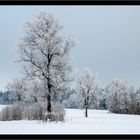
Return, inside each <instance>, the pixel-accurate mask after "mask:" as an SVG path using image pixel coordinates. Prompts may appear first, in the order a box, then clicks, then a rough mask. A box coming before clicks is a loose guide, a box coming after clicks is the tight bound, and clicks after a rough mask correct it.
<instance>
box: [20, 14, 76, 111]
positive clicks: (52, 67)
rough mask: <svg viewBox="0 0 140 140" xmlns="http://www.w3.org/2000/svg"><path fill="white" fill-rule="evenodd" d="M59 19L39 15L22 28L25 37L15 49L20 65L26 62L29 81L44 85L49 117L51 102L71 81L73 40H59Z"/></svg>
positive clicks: (60, 37)
mask: <svg viewBox="0 0 140 140" xmlns="http://www.w3.org/2000/svg"><path fill="white" fill-rule="evenodd" d="M61 30H62V26H61V25H60V24H59V21H58V19H56V18H55V17H54V16H53V15H51V14H48V13H47V12H41V13H40V14H39V15H38V16H36V17H35V19H34V20H33V21H31V22H27V23H26V24H25V36H24V38H23V39H22V41H21V42H20V44H19V45H18V51H19V54H20V61H22V62H25V65H24V66H25V67H24V68H25V71H26V74H27V76H28V77H29V76H30V77H38V78H39V79H40V80H42V81H44V85H45V88H46V90H45V95H46V97H45V98H46V100H47V112H48V113H51V111H52V110H51V98H52V96H53V95H54V94H58V93H59V91H61V90H62V89H63V88H64V87H65V86H66V85H67V84H68V82H70V81H71V78H70V76H69V75H70V72H71V70H72V67H71V65H70V63H69V61H70V57H69V54H70V49H71V47H73V46H74V44H75V43H74V40H73V38H72V37H68V38H67V39H66V38H64V37H63V36H62V34H60V33H61Z"/></svg>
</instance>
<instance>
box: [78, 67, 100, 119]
mask: <svg viewBox="0 0 140 140" xmlns="http://www.w3.org/2000/svg"><path fill="white" fill-rule="evenodd" d="M76 84H77V85H76V89H77V90H76V91H77V94H78V95H79V99H80V100H81V102H82V103H83V108H84V109H85V117H88V109H89V106H90V105H91V103H92V101H93V99H94V98H95V95H96V92H97V89H98V88H97V82H96V80H95V77H94V75H93V73H92V72H91V71H90V70H89V69H86V70H84V73H83V75H80V76H79V77H78V78H77V83H76Z"/></svg>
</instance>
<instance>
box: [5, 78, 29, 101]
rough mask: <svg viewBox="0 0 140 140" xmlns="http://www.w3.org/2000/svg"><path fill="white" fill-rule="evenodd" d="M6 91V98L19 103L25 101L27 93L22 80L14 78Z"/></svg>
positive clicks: (24, 82)
mask: <svg viewBox="0 0 140 140" xmlns="http://www.w3.org/2000/svg"><path fill="white" fill-rule="evenodd" d="M6 88H7V90H8V91H9V92H10V94H9V96H8V98H9V99H10V100H14V101H16V102H21V101H23V100H24V99H25V93H26V91H27V83H26V81H25V79H24V78H16V79H14V80H13V82H11V83H8V84H7V87H6Z"/></svg>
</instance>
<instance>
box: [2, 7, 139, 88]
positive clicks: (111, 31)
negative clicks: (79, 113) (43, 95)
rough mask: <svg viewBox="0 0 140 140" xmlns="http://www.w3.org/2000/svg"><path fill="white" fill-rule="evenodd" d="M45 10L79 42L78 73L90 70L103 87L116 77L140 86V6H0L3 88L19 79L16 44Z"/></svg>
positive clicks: (75, 57) (75, 52) (74, 60)
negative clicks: (25, 27) (27, 25)
mask: <svg viewBox="0 0 140 140" xmlns="http://www.w3.org/2000/svg"><path fill="white" fill-rule="evenodd" d="M42 10H43V11H44V10H46V11H48V12H49V13H52V14H54V15H55V16H56V17H58V18H59V19H60V23H61V24H62V25H63V26H64V31H65V33H66V34H67V35H68V34H69V33H70V34H73V35H75V37H76V38H77V40H78V42H77V44H76V46H75V48H73V49H72V63H73V66H74V68H75V69H80V70H83V68H84V67H90V68H91V69H92V71H93V72H94V73H96V75H97V77H98V79H99V80H100V81H101V82H102V85H103V86H105V85H107V84H108V83H109V82H110V81H111V80H112V79H114V78H118V79H124V80H127V81H128V82H129V83H130V84H132V85H133V86H134V87H138V86H140V6H0V89H2V88H4V86H5V85H6V84H7V83H8V82H9V81H11V80H12V79H13V78H14V77H17V76H20V71H21V65H20V64H18V63H14V60H16V58H17V53H16V44H17V42H18V41H19V40H20V38H21V37H22V33H23V24H24V23H25V22H26V21H28V20H30V19H32V17H33V16H34V15H37V14H38V13H39V12H40V11H42Z"/></svg>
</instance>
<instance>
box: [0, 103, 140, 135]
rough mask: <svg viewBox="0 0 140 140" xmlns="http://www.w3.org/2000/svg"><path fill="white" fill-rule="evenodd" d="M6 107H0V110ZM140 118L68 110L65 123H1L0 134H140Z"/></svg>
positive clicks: (103, 112)
mask: <svg viewBox="0 0 140 140" xmlns="http://www.w3.org/2000/svg"><path fill="white" fill-rule="evenodd" d="M3 107H4V106H0V110H1V109H2V108H3ZM139 133H140V116H139V115H125V114H113V113H110V112H108V111H107V110H89V117H88V118H85V117H84V110H80V109H66V116H65V122H58V123H56V122H49V123H44V122H41V121H28V120H22V121H0V134H139Z"/></svg>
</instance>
